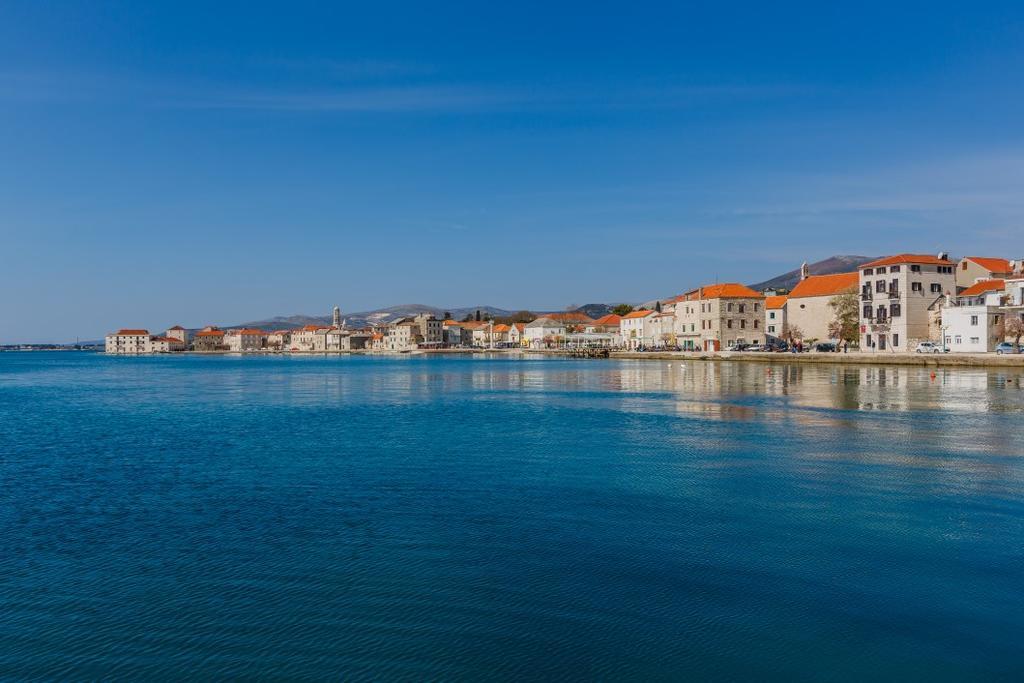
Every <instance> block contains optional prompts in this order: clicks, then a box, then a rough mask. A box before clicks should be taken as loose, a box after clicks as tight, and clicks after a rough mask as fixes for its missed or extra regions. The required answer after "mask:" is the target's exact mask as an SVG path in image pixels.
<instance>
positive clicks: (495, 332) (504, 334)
mask: <svg viewBox="0 0 1024 683" xmlns="http://www.w3.org/2000/svg"><path fill="white" fill-rule="evenodd" d="M510 329H512V327H511V325H506V324H505V323H499V324H497V325H495V326H494V329H492V330H491V343H492V344H494V345H495V346H499V345H501V346H504V345H507V344H508V333H509V330H510Z"/></svg>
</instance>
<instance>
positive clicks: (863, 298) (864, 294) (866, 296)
mask: <svg viewBox="0 0 1024 683" xmlns="http://www.w3.org/2000/svg"><path fill="white" fill-rule="evenodd" d="M872 298H873V297H872V296H871V292H861V293H860V300H861V301H871V299H872Z"/></svg>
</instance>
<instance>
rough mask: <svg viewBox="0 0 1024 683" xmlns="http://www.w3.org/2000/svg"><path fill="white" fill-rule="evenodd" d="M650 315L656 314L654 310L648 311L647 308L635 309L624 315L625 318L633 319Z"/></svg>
mask: <svg viewBox="0 0 1024 683" xmlns="http://www.w3.org/2000/svg"><path fill="white" fill-rule="evenodd" d="M649 315H654V311H648V310H647V309H643V308H642V309H640V310H639V311H633V312H632V313H627V314H626V315H624V316H622V319H623V320H632V319H635V318H646V317H647V316H649Z"/></svg>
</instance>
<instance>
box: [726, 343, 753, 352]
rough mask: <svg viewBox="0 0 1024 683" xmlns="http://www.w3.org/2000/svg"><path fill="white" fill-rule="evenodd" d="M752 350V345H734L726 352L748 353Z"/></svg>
mask: <svg viewBox="0 0 1024 683" xmlns="http://www.w3.org/2000/svg"><path fill="white" fill-rule="evenodd" d="M748 348H750V344H733V345H732V346H730V347H729V348H727V349H726V351H746V350H747V349H748Z"/></svg>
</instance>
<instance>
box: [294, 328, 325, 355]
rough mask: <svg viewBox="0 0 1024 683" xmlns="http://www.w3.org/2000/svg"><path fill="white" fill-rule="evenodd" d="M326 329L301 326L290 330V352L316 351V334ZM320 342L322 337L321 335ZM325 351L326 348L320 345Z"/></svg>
mask: <svg viewBox="0 0 1024 683" xmlns="http://www.w3.org/2000/svg"><path fill="white" fill-rule="evenodd" d="M327 329H328V328H327V327H326V326H324V325H303V326H302V327H300V328H298V329H297V330H292V339H291V350H292V351H316V350H317V349H316V347H317V334H316V333H317V332H319V331H320V330H327ZM321 342H323V337H322V335H321ZM322 345H323V346H324V348H321V349H320V350H321V351H323V350H325V348H326V346H325V345H324V344H323V343H322Z"/></svg>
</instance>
